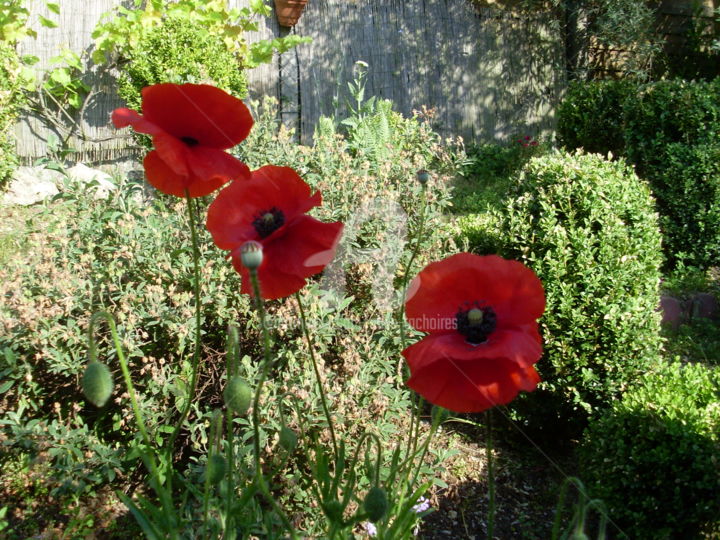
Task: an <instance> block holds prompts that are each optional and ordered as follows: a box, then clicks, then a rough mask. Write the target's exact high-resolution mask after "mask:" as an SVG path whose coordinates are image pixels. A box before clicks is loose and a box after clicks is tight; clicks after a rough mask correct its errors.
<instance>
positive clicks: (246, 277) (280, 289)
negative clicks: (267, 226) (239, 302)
mask: <svg viewBox="0 0 720 540" xmlns="http://www.w3.org/2000/svg"><path fill="white" fill-rule="evenodd" d="M232 262H233V267H234V268H235V270H237V271H238V272H239V273H240V277H241V280H240V292H241V293H243V294H249V295H250V296H255V295H254V294H253V289H252V282H251V281H250V273H249V272H248V270H247V268H245V267H244V266H243V264H242V262H241V261H240V258H239V257H233V258H232ZM258 282H259V285H260V296H262V298H264V299H265V300H276V299H278V298H285V297H286V296H290V295H291V294H293V293H296V292H297V291H299V290H300V289H302V288H303V287H304V286H305V284H306V283H307V282H306V280H305V278H303V277H301V276H298V275H294V274H286V273H284V272H282V271H278V270H277V268H276V267H275V265H273V264H271V263H269V262H268V261H267V259H266V258H265V257H263V263H262V264H261V265H260V268H258Z"/></svg>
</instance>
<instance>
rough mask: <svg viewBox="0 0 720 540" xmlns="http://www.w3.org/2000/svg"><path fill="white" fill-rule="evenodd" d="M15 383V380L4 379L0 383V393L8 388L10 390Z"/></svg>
mask: <svg viewBox="0 0 720 540" xmlns="http://www.w3.org/2000/svg"><path fill="white" fill-rule="evenodd" d="M13 384H15V381H5V382H4V383H3V384H1V385H0V394H4V393H5V392H7V391H8V390H10V389H11V388H12V386H13Z"/></svg>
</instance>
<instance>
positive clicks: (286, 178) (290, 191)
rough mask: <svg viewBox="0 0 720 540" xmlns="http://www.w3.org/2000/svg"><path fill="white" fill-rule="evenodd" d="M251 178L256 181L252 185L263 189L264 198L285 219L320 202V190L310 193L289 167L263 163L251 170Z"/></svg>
mask: <svg viewBox="0 0 720 540" xmlns="http://www.w3.org/2000/svg"><path fill="white" fill-rule="evenodd" d="M252 179H253V181H255V182H257V184H255V185H254V186H258V187H259V189H262V190H263V197H264V199H265V200H266V201H267V202H268V203H269V204H271V206H275V207H277V208H278V209H280V210H282V212H283V213H284V214H285V218H286V220H290V219H292V218H293V217H294V216H296V215H298V214H304V213H305V212H307V211H308V210H310V209H311V208H314V207H315V206H319V205H320V204H321V203H322V197H321V196H320V192H316V193H315V194H313V195H311V191H310V186H308V185H307V184H306V183H305V181H304V180H303V179H302V178H300V175H299V174H298V173H297V172H295V171H294V170H293V169H291V168H290V167H278V166H276V165H265V166H264V167H260V168H259V169H257V170H255V171H253V172H252ZM256 189H257V187H256Z"/></svg>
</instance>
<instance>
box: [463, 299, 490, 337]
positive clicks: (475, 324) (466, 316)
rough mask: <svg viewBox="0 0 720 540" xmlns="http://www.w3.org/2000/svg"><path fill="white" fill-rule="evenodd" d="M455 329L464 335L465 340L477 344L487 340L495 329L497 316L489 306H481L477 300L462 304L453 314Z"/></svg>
mask: <svg viewBox="0 0 720 540" xmlns="http://www.w3.org/2000/svg"><path fill="white" fill-rule="evenodd" d="M455 321H456V322H457V331H458V332H460V333H461V334H462V335H463V336H465V340H466V341H467V342H468V343H471V344H473V345H478V344H480V343H482V342H484V341H486V340H487V338H488V336H489V335H490V334H492V332H493V330H495V325H496V324H497V316H496V315H495V311H493V308H491V307H487V306H485V307H482V306H480V304H479V303H478V302H475V303H474V304H472V305H470V306H463V307H462V308H460V310H459V311H458V312H457V313H456V314H455Z"/></svg>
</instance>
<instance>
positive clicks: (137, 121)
mask: <svg viewBox="0 0 720 540" xmlns="http://www.w3.org/2000/svg"><path fill="white" fill-rule="evenodd" d="M111 119H112V123H113V125H114V126H115V127H116V128H118V129H120V128H124V127H128V126H132V127H133V129H134V130H135V131H137V132H138V133H147V134H148V135H158V134H160V133H162V128H160V127H159V126H156V125H155V124H153V123H152V122H150V121H148V120H147V119H145V118H143V117H142V116H140V114H138V113H137V112H136V111H133V110H131V109H126V108H124V107H122V108H120V109H115V110H114V111H113V112H112V115H111Z"/></svg>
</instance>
